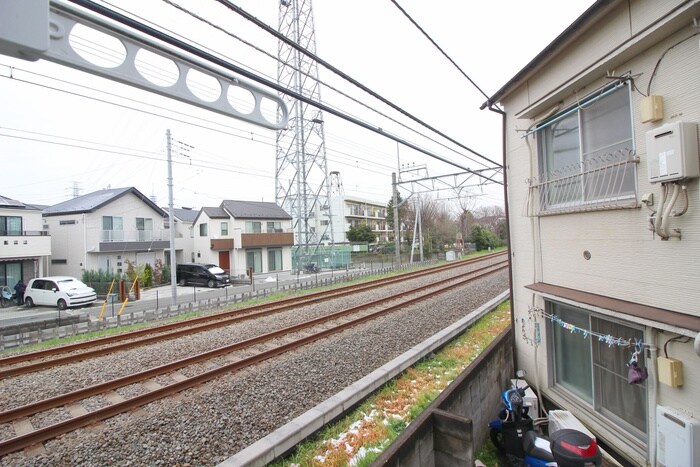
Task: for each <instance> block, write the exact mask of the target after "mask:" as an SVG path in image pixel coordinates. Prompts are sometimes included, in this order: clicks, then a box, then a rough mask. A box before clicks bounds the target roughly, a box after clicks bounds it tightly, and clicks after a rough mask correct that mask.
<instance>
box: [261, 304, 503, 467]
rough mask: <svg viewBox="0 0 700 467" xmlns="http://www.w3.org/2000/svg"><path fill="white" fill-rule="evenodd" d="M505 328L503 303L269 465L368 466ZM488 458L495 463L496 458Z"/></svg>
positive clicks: (314, 466)
mask: <svg viewBox="0 0 700 467" xmlns="http://www.w3.org/2000/svg"><path fill="white" fill-rule="evenodd" d="M509 326H510V305H509V304H508V303H505V304H503V305H501V306H499V307H498V308H497V309H496V310H494V311H492V312H491V313H489V314H488V315H486V316H484V317H483V318H481V319H480V320H479V321H478V322H477V323H475V324H474V325H473V326H472V327H471V328H470V329H468V330H467V331H466V332H465V333H464V334H462V335H461V336H459V337H458V338H457V339H456V340H454V341H453V342H451V343H450V344H448V345H447V346H445V347H444V348H443V349H441V350H440V351H439V352H437V353H436V354H434V355H431V356H430V357H429V358H427V359H425V360H423V361H422V362H420V363H419V364H417V365H415V366H413V367H412V368H409V369H407V370H406V371H405V372H404V373H403V374H402V375H400V376H399V377H397V378H395V379H394V380H392V381H391V382H390V383H387V384H386V385H385V386H384V387H382V388H381V389H380V390H379V391H377V392H376V393H375V394H374V395H372V396H371V397H370V398H368V399H367V400H366V401H365V402H364V403H363V404H362V405H360V406H359V407H358V408H356V409H355V410H354V411H353V412H352V413H351V414H349V415H347V416H346V417H344V418H343V419H342V420H341V421H339V422H338V423H336V424H333V425H331V426H328V427H326V428H324V429H323V430H322V431H321V433H320V434H319V435H318V436H316V437H315V438H314V439H310V440H307V441H305V442H303V443H301V444H300V445H299V446H297V449H296V450H295V452H294V453H293V454H292V455H290V456H289V457H287V458H285V459H281V460H278V461H276V462H274V463H272V464H270V465H272V466H274V467H282V466H298V467H317V466H324V467H346V466H349V465H353V466H368V465H370V464H371V463H372V462H373V461H374V460H375V459H376V458H377V457H378V456H379V454H380V453H381V452H382V451H383V450H384V449H386V448H387V447H388V446H389V445H390V444H391V442H392V441H393V440H394V439H396V438H397V437H398V436H399V435H400V434H401V433H402V432H403V431H404V430H405V429H406V427H407V426H408V424H409V423H411V422H412V421H413V420H415V419H416V418H417V417H418V416H419V415H420V414H421V413H422V412H423V411H424V410H425V409H426V408H427V407H428V406H429V405H430V403H431V402H432V401H433V400H435V398H436V397H437V396H438V395H439V394H440V392H441V391H442V390H443V389H444V388H445V387H447V385H448V384H449V383H450V382H451V381H452V380H453V379H454V378H455V377H457V375H459V374H460V373H461V372H462V371H463V370H464V369H465V368H467V367H468V366H469V364H470V363H471V362H472V361H473V360H474V359H475V358H476V357H477V356H478V355H479V354H480V353H481V351H482V350H483V349H484V348H486V347H487V346H488V345H489V344H490V343H491V341H492V340H493V339H494V338H495V337H496V336H498V334H500V332H501V331H502V330H504V329H506V328H507V327H509ZM487 444H489V443H487ZM482 457H484V458H485V459H487V460H488V461H489V462H490V461H491V458H490V457H487V456H486V455H482V452H481V451H480V452H479V459H482ZM493 459H496V457H495V453H494V455H493ZM482 460H484V459H482ZM484 462H486V461H484ZM487 465H497V463H488V464H487Z"/></svg>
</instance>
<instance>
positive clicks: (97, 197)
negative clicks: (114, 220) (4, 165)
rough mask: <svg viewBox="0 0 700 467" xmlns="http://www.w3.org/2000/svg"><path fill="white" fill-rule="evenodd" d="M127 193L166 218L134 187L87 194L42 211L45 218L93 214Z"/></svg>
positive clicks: (156, 206)
mask: <svg viewBox="0 0 700 467" xmlns="http://www.w3.org/2000/svg"><path fill="white" fill-rule="evenodd" d="M129 193H131V194H133V195H135V196H136V197H138V198H139V199H140V200H141V201H143V202H144V203H145V204H147V205H148V206H150V207H151V208H152V209H153V210H154V211H157V212H158V213H159V214H161V215H162V216H163V217H166V214H165V213H164V212H163V210H162V209H161V208H159V207H158V205H156V204H155V203H154V202H153V201H151V200H150V199H149V198H148V197H147V196H146V195H144V194H143V193H141V192H140V191H139V190H137V189H136V188H134V187H127V188H110V189H105V190H99V191H95V192H92V193H88V194H86V195H83V196H78V197H77V198H73V199H69V200H68V201H64V202H62V203H58V204H54V205H53V206H49V207H47V208H46V209H44V211H43V214H44V215H45V216H60V215H65V214H80V213H85V212H93V211H95V210H97V209H99V208H101V207H103V206H105V205H107V204H109V203H111V202H112V201H114V200H116V199H118V198H121V197H122V196H124V195H127V194H129Z"/></svg>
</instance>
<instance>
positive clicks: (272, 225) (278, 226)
mask: <svg viewBox="0 0 700 467" xmlns="http://www.w3.org/2000/svg"><path fill="white" fill-rule="evenodd" d="M274 232H282V223H281V222H268V223H267V233H274Z"/></svg>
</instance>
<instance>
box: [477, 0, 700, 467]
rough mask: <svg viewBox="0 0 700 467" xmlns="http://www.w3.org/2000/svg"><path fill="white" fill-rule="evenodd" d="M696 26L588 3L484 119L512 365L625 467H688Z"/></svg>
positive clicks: (648, 6) (684, 7) (641, 7)
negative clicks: (500, 138)
mask: <svg viewBox="0 0 700 467" xmlns="http://www.w3.org/2000/svg"><path fill="white" fill-rule="evenodd" d="M698 18H700V3H699V2H697V1H680V0H679V1H656V0H636V1H633V2H629V1H625V0H599V1H597V2H595V3H594V4H593V5H592V6H591V7H590V8H589V9H588V10H587V11H586V12H585V13H584V14H583V15H582V16H581V17H579V18H578V19H577V20H576V22H574V23H573V24H572V25H571V26H569V27H568V28H567V29H566V30H565V31H564V32H563V33H562V34H561V35H560V36H559V37H557V38H556V39H555V40H554V42H552V43H551V44H550V45H549V46H548V47H547V48H546V49H544V50H543V51H542V52H541V53H540V54H539V55H538V56H537V57H535V58H534V59H533V60H532V61H531V62H530V63H529V64H528V65H527V66H526V67H525V68H523V70H522V71H520V72H519V73H518V74H517V75H515V76H514V77H513V78H511V79H510V80H509V81H508V82H507V83H506V84H505V85H504V86H503V87H502V88H501V89H500V90H499V91H497V92H496V93H495V94H494V95H493V96H492V97H491V98H490V99H489V101H488V102H486V103H485V107H491V108H492V109H495V105H498V106H499V108H498V109H495V110H497V111H498V112H499V114H500V115H502V116H503V124H504V126H505V134H506V147H505V148H504V162H505V163H504V166H505V167H506V168H507V179H508V187H507V205H508V211H509V216H508V222H509V229H510V240H511V243H510V248H511V255H512V256H511V261H512V268H513V274H512V281H513V289H512V293H513V300H514V301H513V316H514V326H515V329H516V334H517V339H516V354H517V365H518V367H520V368H524V369H525V370H527V372H528V381H529V382H530V384H531V386H532V387H533V388H535V389H536V390H538V391H539V392H540V393H541V394H542V396H543V398H544V399H545V400H546V401H547V403H548V404H551V405H553V406H556V407H560V408H563V409H566V410H569V411H571V412H572V413H573V414H574V415H575V416H576V417H577V418H578V419H579V420H581V421H582V422H583V423H584V424H585V425H586V426H587V427H588V428H589V429H590V430H591V431H592V432H593V433H594V434H595V435H596V436H598V437H599V438H600V439H601V440H603V441H604V442H606V443H608V444H609V445H610V446H612V447H613V448H614V449H615V450H616V451H618V452H619V453H620V454H621V455H623V456H624V457H625V458H626V459H627V460H628V461H629V462H631V463H632V464H634V465H640V466H641V465H657V462H658V463H661V464H664V465H698V462H700V461H699V460H698V457H697V456H698V450H697V447H698V445H697V441H696V440H697V439H698V438H697V436H696V437H695V438H694V439H693V438H692V433H693V430H692V426H694V427H695V430H696V432H697V430H700V422H699V421H700V398H698V396H697V394H698V392H697V388H698V383H700V334H699V333H700V309H699V308H698V306H697V304H698V302H700V287H698V278H700V262H698V261H697V258H698V257H700V228H699V226H700V209H699V208H700V190H699V186H698V180H699V179H700V177H699V176H700V170H698V168H699V159H700V156H699V154H698V122H700V73H698V66H699V65H700V46H699V43H698V29H697V28H698V23H697V19H698ZM634 366H636V367H637V368H645V369H646V370H647V371H648V378H638V379H635V378H630V374H631V373H630V368H631V367H634ZM678 372H680V373H681V374H682V378H680V379H679V373H678ZM669 421H670V422H669ZM693 446H694V448H695V449H693ZM693 456H694V460H693Z"/></svg>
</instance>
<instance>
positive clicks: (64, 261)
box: [51, 259, 68, 264]
mask: <svg viewBox="0 0 700 467" xmlns="http://www.w3.org/2000/svg"><path fill="white" fill-rule="evenodd" d="M51 264H68V260H67V259H52V260H51Z"/></svg>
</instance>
